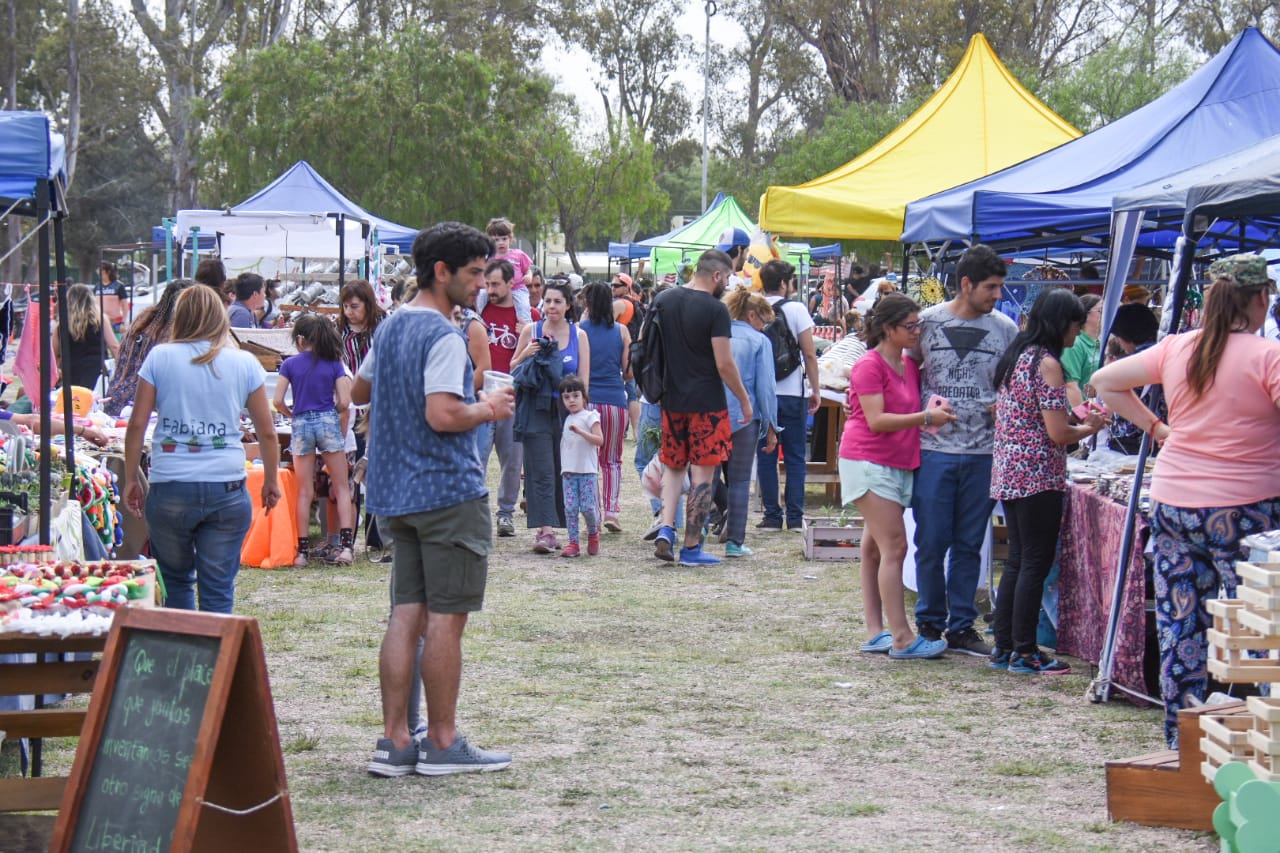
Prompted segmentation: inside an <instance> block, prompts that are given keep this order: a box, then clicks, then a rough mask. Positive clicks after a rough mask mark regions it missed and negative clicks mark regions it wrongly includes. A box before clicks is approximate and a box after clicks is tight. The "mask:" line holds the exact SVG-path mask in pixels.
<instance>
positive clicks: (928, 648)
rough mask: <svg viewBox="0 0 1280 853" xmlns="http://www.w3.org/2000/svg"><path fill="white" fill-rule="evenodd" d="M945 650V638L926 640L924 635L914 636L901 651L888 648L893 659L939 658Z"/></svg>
mask: <svg viewBox="0 0 1280 853" xmlns="http://www.w3.org/2000/svg"><path fill="white" fill-rule="evenodd" d="M946 650H947V641H946V640H926V639H925V638H924V637H916V638H915V639H914V640H912V641H911V645H909V646H907V647H906V648H905V649H902V650H901V651H899V650H898V649H893V648H891V649H889V657H891V658H893V659H894V660H926V659H928V658H940V657H942V653H943V652H945V651H946Z"/></svg>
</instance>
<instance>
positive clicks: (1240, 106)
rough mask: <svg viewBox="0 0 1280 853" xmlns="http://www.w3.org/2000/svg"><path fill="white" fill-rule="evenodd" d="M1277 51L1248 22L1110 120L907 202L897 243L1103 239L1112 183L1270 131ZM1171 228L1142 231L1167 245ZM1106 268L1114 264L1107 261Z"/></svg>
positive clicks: (1164, 171)
mask: <svg viewBox="0 0 1280 853" xmlns="http://www.w3.org/2000/svg"><path fill="white" fill-rule="evenodd" d="M1277 91H1280V51H1277V50H1276V48H1275V47H1274V46H1273V45H1272V44H1271V43H1270V42H1269V41H1267V39H1266V38H1265V37H1264V36H1263V35H1262V34H1261V33H1260V32H1258V30H1256V29H1253V28H1249V29H1246V30H1245V31H1244V32H1242V33H1241V34H1240V35H1239V36H1237V37H1236V38H1235V39H1234V40H1233V41H1232V42H1231V43H1230V44H1228V45H1227V46H1226V47H1224V48H1223V49H1222V50H1221V51H1220V52H1219V53H1218V54H1217V56H1215V57H1213V59H1211V60H1209V61H1208V62H1207V63H1205V64H1204V66H1202V67H1201V68H1200V69H1199V70H1198V71H1196V72H1195V73H1194V74H1192V75H1191V76H1190V77H1188V78H1187V79H1186V80H1185V81H1183V82H1182V83H1181V84H1179V85H1178V86H1177V87H1175V88H1174V89H1172V90H1170V91H1169V92H1167V93H1166V94H1164V95H1162V96H1161V97H1159V98H1157V99H1156V100H1154V101H1152V102H1151V103H1149V104H1147V105H1146V106H1144V107H1141V108H1139V109H1137V110H1134V111H1133V112H1131V113H1129V114H1128V115H1126V116H1124V117H1123V118H1120V119H1117V120H1116V121H1114V122H1112V123H1111V124H1109V125H1107V126H1105V127H1102V128H1099V129H1098V130H1095V131H1093V132H1092V133H1089V134H1086V135H1085V136H1082V137H1080V138H1079V139H1076V140H1073V141H1071V142H1067V143H1065V144H1063V145H1060V146H1058V147H1057V148H1054V149H1052V150H1051V151H1048V152H1046V153H1044V154H1041V155H1039V156H1037V157H1033V158H1031V159H1029V160H1025V161H1023V162H1022V163H1019V164H1017V165H1015V166H1010V167H1009V168H1007V169H1004V170H1002V171H1000V172H996V173H994V174H992V175H988V176H986V177H984V178H979V179H977V180H975V181H970V182H969V183H967V184H962V185H960V186H958V187H953V188H952V189H949V190H945V191H944V192H940V193H936V194H934V195H932V196H929V197H927V198H924V199H920V200H918V201H914V202H912V203H910V204H909V205H907V214H906V220H905V225H904V228H903V233H902V240H903V242H906V243H925V244H930V245H933V246H936V245H938V244H945V243H946V242H948V241H950V242H963V243H970V242H985V243H989V244H992V245H994V246H996V247H998V248H1021V249H1028V248H1038V247H1049V246H1057V247H1072V246H1082V245H1092V246H1095V247H1096V246H1099V245H1104V244H1105V242H1106V240H1107V238H1108V234H1109V231H1110V219H1111V201H1112V198H1113V197H1114V196H1115V195H1116V194H1117V193H1119V192H1123V191H1125V190H1128V189H1130V188H1132V187H1134V186H1137V185H1139V184H1144V183H1146V182H1148V181H1153V180H1156V179H1158V178H1160V177H1162V176H1165V175H1168V174H1170V173H1171V172H1173V171H1175V170H1177V169H1180V168H1184V167H1186V166H1187V165H1190V164H1196V163H1203V162H1205V161H1206V160H1210V159H1212V158H1214V157H1218V156H1220V155H1223V154H1226V153H1229V152H1231V151H1234V150H1237V149H1239V148H1242V147H1244V146H1246V145H1249V144H1251V143H1253V142H1257V141H1258V140H1261V139H1264V138H1266V137H1269V136H1272V135H1275V134H1277V133H1280V109H1277V106H1280V104H1278V103H1277V98H1276V92H1277ZM1175 237H1176V235H1175V234H1171V233H1169V234H1164V235H1156V234H1146V235H1144V237H1143V240H1144V242H1145V243H1146V244H1147V245H1150V246H1158V245H1160V244H1161V242H1162V241H1163V242H1164V246H1165V247H1166V248H1167V247H1168V246H1171V245H1172V243H1173V240H1174V239H1175ZM1112 268H1113V269H1114V268H1115V265H1114V264H1113V265H1112Z"/></svg>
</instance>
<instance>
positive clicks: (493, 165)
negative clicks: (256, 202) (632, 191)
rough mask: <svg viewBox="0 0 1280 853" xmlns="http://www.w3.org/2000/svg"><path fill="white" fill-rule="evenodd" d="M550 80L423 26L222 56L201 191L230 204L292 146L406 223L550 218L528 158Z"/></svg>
mask: <svg viewBox="0 0 1280 853" xmlns="http://www.w3.org/2000/svg"><path fill="white" fill-rule="evenodd" d="M554 100H555V99H554V96H553V93H552V84H551V81H549V80H548V79H547V78H545V77H543V76H540V75H537V74H534V73H531V72H529V71H528V70H527V69H523V68H521V67H519V66H517V65H515V64H514V63H512V62H510V61H505V60H503V61H486V60H484V59H481V58H480V57H478V56H476V55H475V54H474V53H470V52H467V51H462V50H455V49H453V48H452V47H451V46H450V45H449V44H448V43H447V42H445V41H444V40H442V39H441V38H440V37H439V36H437V35H435V34H434V33H432V32H430V31H428V30H427V29H426V28H424V27H411V28H408V29H405V30H403V31H401V32H399V33H397V34H396V35H395V37H394V38H393V39H391V43H390V44H389V45H387V46H386V47H385V48H383V49H378V50H368V49H366V47H365V46H364V45H362V44H360V43H353V42H350V41H347V40H345V39H344V38H342V37H341V36H334V37H333V38H331V39H330V40H329V41H328V42H324V43H322V42H320V41H316V40H303V41H300V42H298V43H295V44H287V45H286V44H278V45H275V46H273V47H270V48H267V49H266V50H263V51H259V52H257V53H254V54H250V55H249V56H246V57H243V58H241V59H239V60H238V61H236V62H235V63H233V65H232V66H231V68H230V69H228V71H227V74H226V76H225V78H224V82H223V91H222V97H221V99H220V101H219V103H218V105H217V111H216V114H215V125H214V128H213V129H212V130H211V131H210V133H209V135H208V137H207V140H206V144H205V146H204V148H203V151H204V153H205V155H206V157H207V159H208V163H209V167H210V171H209V172H206V178H207V179H208V180H209V186H210V191H207V192H205V193H204V196H205V201H206V203H212V204H215V205H220V204H227V203H235V202H237V201H239V200H240V199H242V198H244V197H245V196H247V195H248V194H250V193H252V192H253V191H254V190H256V189H258V188H259V187H261V186H262V185H263V184H264V183H265V182H266V181H268V180H270V179H271V178H273V177H274V176H275V175H276V174H278V173H279V172H281V171H283V170H284V169H286V168H288V167H289V166H290V165H292V164H293V163H294V162H295V161H297V160H299V159H305V160H307V161H308V162H310V163H311V165H312V166H314V167H315V168H316V169H317V170H319V172H320V173H321V174H323V175H325V176H326V178H328V179H329V180H330V181H331V182H332V183H333V184H334V185H335V186H337V187H339V188H340V189H341V190H342V191H343V192H345V193H347V194H349V195H350V196H351V197H352V198H353V199H355V200H356V201H357V202H359V203H360V204H361V205H363V206H365V207H366V208H368V209H369V210H371V211H373V212H376V213H377V214H378V215H379V216H384V217H386V218H388V219H392V220H394V221H397V222H401V223H404V224H407V225H411V226H416V225H422V224H425V223H427V222H433V221H438V220H441V219H457V220H461V221H463V222H472V223H483V222H484V221H486V220H487V219H489V218H490V217H492V216H496V215H504V216H507V217H509V218H510V219H512V220H513V221H514V222H516V223H517V227H519V228H520V229H521V230H524V231H533V230H534V229H535V228H536V226H538V225H540V224H542V223H544V222H545V221H547V216H546V210H547V207H546V205H547V192H546V180H545V175H544V174H543V173H541V172H540V171H539V170H538V169H537V168H536V166H535V163H536V160H537V158H536V156H535V155H536V153H537V150H538V148H539V147H540V145H541V138H542V137H543V136H544V135H545V134H546V133H548V132H549V128H548V126H547V122H546V121H545V119H544V118H543V117H544V116H545V115H547V114H548V113H549V111H550V110H551V109H552V108H553V104H554Z"/></svg>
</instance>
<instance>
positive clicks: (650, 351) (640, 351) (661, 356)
mask: <svg viewBox="0 0 1280 853" xmlns="http://www.w3.org/2000/svg"><path fill="white" fill-rule="evenodd" d="M660 314H661V309H660V308H659V307H658V302H657V301H656V300H655V301H654V303H653V305H651V306H650V307H649V310H648V311H647V312H645V315H644V322H642V323H641V324H640V333H639V335H638V336H637V337H636V338H635V339H634V340H632V341H631V375H632V376H634V377H635V380H636V385H637V386H638V387H639V388H640V393H641V394H643V395H644V397H645V399H646V400H648V401H649V402H650V403H657V402H658V401H659V400H661V399H662V392H663V383H664V375H665V372H666V362H667V359H666V353H665V352H664V351H663V348H662V326H661V325H660V324H659V322H658V318H659V315H660Z"/></svg>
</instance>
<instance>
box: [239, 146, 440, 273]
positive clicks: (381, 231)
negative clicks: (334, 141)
mask: <svg viewBox="0 0 1280 853" xmlns="http://www.w3.org/2000/svg"><path fill="white" fill-rule="evenodd" d="M231 209H232V210H233V211H235V212H236V213H264V212H272V211H286V212H291V213H308V214H309V213H346V214H348V215H350V216H354V217H357V218H359V219H364V220H365V221H367V222H368V223H369V224H370V225H373V226H376V227H377V229H378V239H379V241H380V242H382V243H394V244H396V246H397V247H399V249H400V250H401V251H402V252H408V251H409V250H410V248H411V247H412V245H413V238H414V237H415V236H417V233H418V231H417V229H414V228H408V227H406V226H404V225H397V224H396V223H394V222H392V221H390V220H389V219H383V218H381V217H378V216H374V215H373V214H371V213H369V211H367V210H365V209H364V208H363V207H361V206H360V205H358V204H356V203H355V202H354V201H352V200H351V199H349V198H347V197H346V196H345V195H343V194H342V193H340V192H338V190H337V189H335V188H334V186H333V185H332V184H330V183H329V182H328V181H326V180H325V179H324V178H322V177H321V176H320V173H319V172H317V171H316V170H315V169H313V168H311V164H310V163H308V162H307V161H306V160H299V161H298V162H297V163H294V164H293V165H292V166H290V167H289V168H288V170H286V171H285V172H284V173H283V174H281V175H280V177H278V178H276V179H275V180H274V181H272V182H271V183H269V184H267V185H266V186H265V187H263V188H262V189H260V190H258V192H256V193H254V194H253V195H251V196H249V197H248V198H247V199H245V200H244V201H242V202H240V203H239V204H237V205H236V206H235V207H233V208H231Z"/></svg>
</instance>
